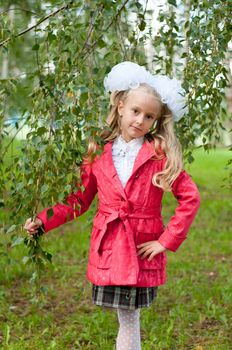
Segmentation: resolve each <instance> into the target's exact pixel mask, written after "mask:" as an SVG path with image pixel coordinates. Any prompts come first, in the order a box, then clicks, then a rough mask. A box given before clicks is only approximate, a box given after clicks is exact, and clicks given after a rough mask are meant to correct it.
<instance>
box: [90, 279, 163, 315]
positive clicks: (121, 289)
mask: <svg viewBox="0 0 232 350" xmlns="http://www.w3.org/2000/svg"><path fill="white" fill-rule="evenodd" d="M157 290H158V287H130V286H96V285H95V284H93V287H92V300H93V303H94V304H96V305H99V306H105V307H112V308H117V309H118V308H119V309H128V310H135V309H139V308H143V307H149V306H150V305H151V303H152V302H153V300H154V299H155V298H156V295H157Z"/></svg>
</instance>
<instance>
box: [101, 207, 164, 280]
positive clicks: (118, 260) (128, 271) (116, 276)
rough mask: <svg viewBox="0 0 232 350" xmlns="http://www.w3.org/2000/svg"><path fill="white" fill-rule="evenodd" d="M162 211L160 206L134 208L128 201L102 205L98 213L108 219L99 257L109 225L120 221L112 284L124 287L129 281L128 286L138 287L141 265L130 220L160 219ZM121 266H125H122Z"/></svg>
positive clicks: (113, 246)
mask: <svg viewBox="0 0 232 350" xmlns="http://www.w3.org/2000/svg"><path fill="white" fill-rule="evenodd" d="M160 211H161V207H160V205H159V206H154V207H152V208H151V207H149V208H147V207H143V206H132V205H131V203H129V202H128V201H118V202H114V203H109V204H104V203H100V206H99V210H98V212H99V213H101V214H103V215H105V216H106V219H105V222H104V225H103V227H102V229H101V235H100V237H99V241H98V248H97V251H98V253H99V255H100V254H101V251H102V242H103V239H104V237H105V236H106V233H107V228H108V227H107V226H108V224H109V223H110V222H113V221H114V220H117V219H118V220H119V223H118V228H117V230H116V232H115V234H114V238H113V239H114V243H113V245H112V263H111V278H112V284H115V285H120V284H121V285H123V283H124V281H125V280H127V281H128V284H130V285H136V282H137V280H138V275H139V264H138V257H137V250H136V245H135V241H134V233H133V229H132V227H131V224H130V222H129V220H128V218H135V219H154V218H156V217H160ZM122 257H124V259H122ZM122 260H123V263H122ZM121 264H124V265H123V266H121Z"/></svg>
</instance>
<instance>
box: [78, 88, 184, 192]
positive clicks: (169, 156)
mask: <svg viewBox="0 0 232 350" xmlns="http://www.w3.org/2000/svg"><path fill="white" fill-rule="evenodd" d="M138 89H143V90H144V91H145V92H147V93H151V94H153V95H154V97H155V98H156V99H158V101H159V102H160V113H159V115H158V117H157V119H156V121H155V123H154V126H153V128H152V129H151V130H150V132H149V133H148V134H146V135H145V138H146V139H147V140H148V141H149V142H151V141H153V142H154V149H155V153H156V158H158V159H162V158H164V157H165V156H166V161H165V166H164V168H163V170H162V171H160V172H158V173H156V174H154V176H153V178H152V183H153V184H154V185H155V186H157V187H159V188H161V189H162V190H163V191H165V192H169V191H171V186H172V184H173V182H174V181H175V179H176V178H177V176H178V175H179V174H180V172H181V170H182V167H183V156H182V149H181V145H180V142H179V141H178V139H177V137H176V135H175V131H174V123H173V117H172V112H171V111H170V109H169V108H168V107H167V105H166V104H164V103H162V101H161V97H160V95H159V94H158V93H157V92H156V91H155V90H154V89H153V88H152V87H150V86H149V85H147V84H141V85H140V86H139V87H138ZM130 91H131V90H127V91H116V92H113V93H112V94H111V96H110V110H109V114H108V116H107V119H106V122H107V125H108V128H106V129H104V130H103V131H102V132H101V135H100V138H101V139H102V140H103V143H106V142H109V141H113V140H114V139H115V138H116V137H117V136H118V135H119V134H121V125H120V121H121V118H120V115H119V112H118V104H119V101H122V102H125V101H126V99H127V97H128V95H129V94H130ZM97 149H99V146H98V145H97V144H96V142H95V141H94V140H92V141H90V142H89V147H88V151H87V154H86V158H85V159H87V160H88V161H93V159H94V158H95V156H96V152H97Z"/></svg>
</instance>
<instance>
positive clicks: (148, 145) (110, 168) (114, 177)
mask: <svg viewBox="0 0 232 350" xmlns="http://www.w3.org/2000/svg"><path fill="white" fill-rule="evenodd" d="M112 145H113V142H108V143H107V144H106V145H105V146H104V150H103V153H102V155H101V157H100V159H99V166H100V167H101V170H102V171H103V172H104V174H105V176H107V177H108V179H109V181H110V182H111V183H112V184H113V185H114V186H115V188H116V189H117V190H118V191H119V192H120V194H121V195H122V196H123V198H124V199H127V195H126V193H125V189H126V187H125V188H123V186H122V184H121V181H120V179H119V177H118V174H117V171H116V169H115V166H114V162H113V158H112ZM155 154H156V153H155V150H154V146H153V142H148V141H147V140H145V142H144V143H143V145H142V147H141V148H140V150H139V153H138V155H137V157H136V159H135V163H134V167H133V171H132V174H131V176H132V175H133V174H134V173H135V172H136V171H137V170H138V169H139V168H140V167H141V166H142V165H143V164H144V163H146V161H147V160H149V159H150V158H152V157H153V156H154V155H155ZM131 176H130V177H131ZM128 182H129V179H128V181H127V183H128ZM126 186H127V185H126Z"/></svg>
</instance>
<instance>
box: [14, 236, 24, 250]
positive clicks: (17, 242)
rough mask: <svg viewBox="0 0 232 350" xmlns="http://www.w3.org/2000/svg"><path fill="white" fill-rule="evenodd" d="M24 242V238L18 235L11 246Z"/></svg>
mask: <svg viewBox="0 0 232 350" xmlns="http://www.w3.org/2000/svg"><path fill="white" fill-rule="evenodd" d="M23 242H24V238H23V237H18V238H17V239H16V240H15V241H14V242H13V243H12V244H11V247H12V248H13V247H15V246H16V245H20V244H22V243H23Z"/></svg>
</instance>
